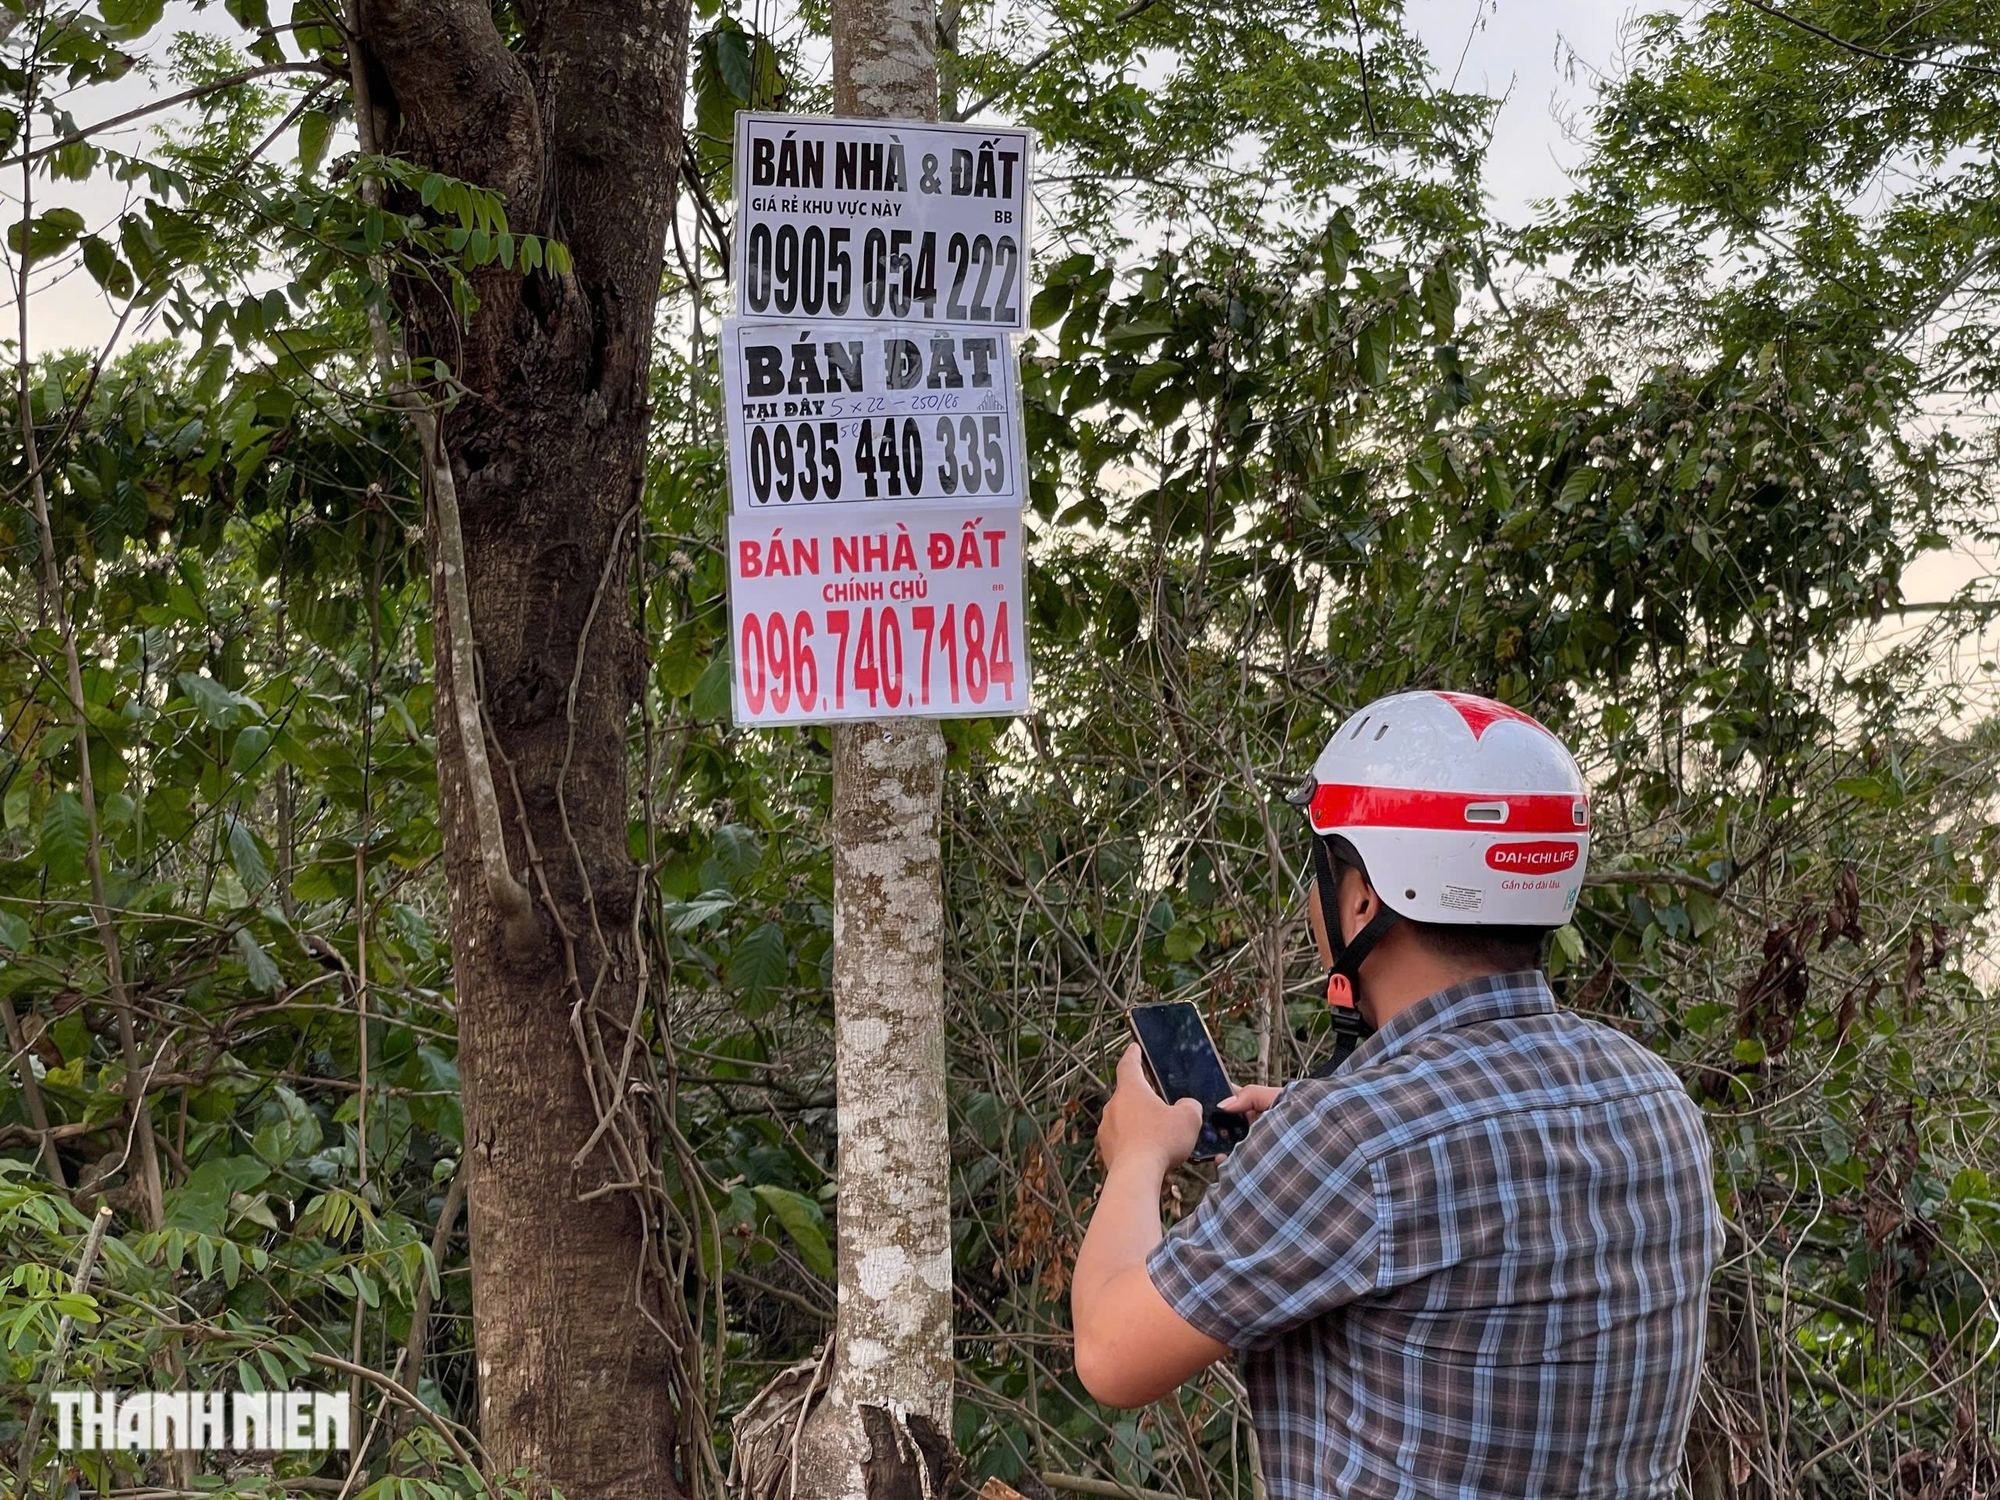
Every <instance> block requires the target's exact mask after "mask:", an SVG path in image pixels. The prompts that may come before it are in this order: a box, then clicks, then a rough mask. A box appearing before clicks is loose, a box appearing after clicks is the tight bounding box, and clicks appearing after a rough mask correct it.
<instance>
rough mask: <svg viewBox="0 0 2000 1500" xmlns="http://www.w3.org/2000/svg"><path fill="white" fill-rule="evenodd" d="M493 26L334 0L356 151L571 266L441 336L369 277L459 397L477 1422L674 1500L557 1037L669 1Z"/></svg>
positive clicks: (590, 765) (638, 1308) (580, 1087)
mask: <svg viewBox="0 0 2000 1500" xmlns="http://www.w3.org/2000/svg"><path fill="white" fill-rule="evenodd" d="M519 12H520V14H521V15H522V16H523V17H524V18H525V20H526V36H525V37H524V38H523V39H521V41H520V42H519V44H518V45H517V46H516V47H514V48H511V49H510V47H509V46H508V44H507V43H506V42H505V41H504V40H503V39H502V37H501V36H500V34H499V32H498V31H497V30H496V29H495V27H494V23H493V19H492V13H491V10H490V8H489V7H488V6H487V5H486V4H485V3H484V0H361V3H360V7H359V14H360V29H361V37H360V41H361V45H362V48H363V53H364V63H365V65H366V68H367V79H368V83H369V86H370V92H371V94H372V95H373V105H374V109H375V118H374V121H373V123H374V125H375V134H376V138H377V139H379V140H380V141H381V142H382V143H383V145H384V148H385V149H386V150H388V151H391V152H393V153H395V154H397V155H399V156H402V157H405V158H407V159H409V160H411V161H413V162H416V163H418V164H420V165H422V166H425V167H429V168H432V169H434V170H436V171H440V172H444V173H447V174H449V175H452V176H455V177H459V178H462V179H464V180H465V181H468V182H471V183H474V184H476V185H478V186H481V187H485V188H490V189H493V190H496V191H498V192H500V193H502V194H503V195H504V197H505V203H506V211H507V218H508V225H509V227H510V229H512V230H513V231H514V232H515V233H517V234H519V233H523V232H528V233H535V234H541V235H547V236H550V237H553V238H556V239H559V240H561V241H562V242H563V243H564V244H565V245H566V246H567V247H568V248H569V251H570V254H571V257H572V260H573V270H572V272H571V273H570V274H567V275H564V276H561V277H552V276H549V275H547V274H545V273H535V274H531V275H526V276H523V275H520V274H517V273H515V272H512V271H505V270H499V269H493V270H489V271H484V272H481V273H479V274H478V276H477V277H476V279H475V289H476V291H477V293H478V296H479V306H478V309H477V311H476V312H475V313H474V314H473V316H472V317H471V319H470V320H469V322H462V321H461V320H459V319H458V318H457V317H456V316H455V315H454V314H453V312H452V310H451V307H450V305H449V303H448V301H447V300H446V298H445V297H444V295H443V294H442V293H441V292H440V291H439V290H438V289H437V288H435V287H432V286H429V285H425V284H421V283H418V282H414V281H404V282H400V283H398V285H397V286H396V287H395V288H394V292H395V299H396V302H397V304H398V308H399V311H400V312H401V315H402V321H403V326H404V332H405V337H406V339H407V342H408V344H409V347H410V351H411V353H412V355H413V356H414V357H417V358H430V359H437V360H440V361H442V362H443V363H444V364H445V365H446V366H448V367H449V369H450V371H451V374H452V377H453V379H454V381H455V382H456V383H457V384H458V385H459V386H460V387H462V389H461V390H460V391H459V393H458V395H457V400H456V403H455V404H454V405H452V406H451V407H450V409H449V410H448V411H446V412H445V414H444V415H443V417H442V420H441V424H440V425H441V430H442V440H443V445H444V454H445V457H446V459H447V460H448V462H449V464H450V468H451V475H452V478H453V479H454V480H455V487H456V490H457V495H458V506H459V513H460V517H461V523H462V530H463V536H462V539H463V546H464V559H465V583H466V586H467V591H468V595H469V602H470V615H471V624H472V633H473V635H474V637H475V644H476V648H477V659H478V663H479V669H480V676H481V679H482V680H481V681H480V682H467V681H463V680H460V678H461V676H462V674H461V673H460V672H455V671H454V670H453V660H454V654H455V653H454V651H453V650H452V644H453V643H452V641H451V636H450V621H449V619H448V616H447V613H446V611H444V610H443V609H442V608H440V609H439V610H438V611H437V612H436V618H435V620H434V631H435V634H436V646H435V650H434V656H435V660H436V671H437V679H438V694H439V703H438V707H437V712H436V722H437V737H438V782H439V800H440V806H441V810H442V816H443V825H444V847H445V856H446V869H447V875H448V883H449V888H450V899H451V917H452V949H453V959H454V967H455V978H456V987H457V1009H458V1023H459V1067H460V1073H461V1077H462V1082H463V1089H464V1111H465V1135H466V1142H465V1144H466V1152H465V1160H464V1166H463V1171H464V1174H465V1182H466V1193H467V1208H468V1214H469V1218H470V1235H471V1242H472V1267H473V1278H472V1295H473V1324H474V1336H475V1341H476V1344H477V1354H478V1370H479V1414H480V1428H481V1434H482V1440H483V1441H484V1443H485V1446H486V1449H487V1451H488V1453H489V1454H490V1455H491V1456H492V1457H493V1458H494V1460H495V1461H496V1462H497V1463H498V1464H499V1465H500V1466H501V1467H502V1468H513V1467H516V1466H526V1467H527V1468H529V1469H531V1470H532V1471H534V1473H535V1474H536V1476H537V1477H538V1479H539V1480H540V1481H542V1482H543V1483H553V1484H554V1485H556V1486H558V1487H559V1488H560V1489H561V1490H562V1491H563V1493H564V1494H566V1495H568V1496H570V1497H571V1500H587V1497H588V1500H595V1497H617V1496H626V1495H631V1496H635V1497H636V1496H642V1495H643V1496H648V1497H657V1496H673V1495H679V1494H682V1493H684V1491H685V1489H686V1485H687V1480H688V1475H689V1472H690V1470H689V1467H688V1465H690V1464H691V1463H692V1462H693V1461H694V1460H693V1458H692V1456H691V1455H690V1454H688V1453H686V1452H685V1451H683V1446H684V1445H683V1441H682V1437H681V1436H680V1434H681V1433H682V1427H683V1424H682V1423H681V1422H680V1421H679V1420H678V1413H677V1410H676V1406H675V1400H674V1392H675V1390H676V1389H677V1388H679V1386H680V1379H679V1377H681V1376H683V1375H684V1374H685V1373H686V1372H684V1371H682V1370H681V1368H680V1366H679V1365H678V1364H677V1359H678V1356H677V1355H676V1353H675V1351H674V1350H673V1348H672V1347H671V1346H670V1344H669V1343H668V1341H667V1339H666V1337H665V1334H664V1329H665V1328H666V1327H668V1326H672V1325H674V1324H677V1323H678V1322H679V1321H680V1320H679V1318H678V1317H677V1316H670V1309H669V1307H668V1306H667V1303H668V1300H669V1299H671V1298H674V1297H677V1296H678V1288H674V1287H668V1286H666V1285H665V1284H664V1283H663V1280H662V1278H661V1277H660V1276H659V1275H658V1274H656V1273H657V1269H658V1266H659V1256H658V1246H657V1243H656V1241H654V1240H653V1239H652V1234H653V1231H654V1228H655V1227H656V1226H655V1225H654V1224H653V1223H652V1221H651V1219H650V1218H649V1214H648V1211H647V1208H646V1205H645V1200H644V1197H643V1195H642V1194H636V1195H635V1194H634V1193H631V1192H626V1191H608V1192H604V1193H601V1194H598V1195H594V1196H586V1195H587V1194H589V1193H590V1190H591V1189H593V1188H597V1187H600V1186H603V1185H605V1184H608V1183H611V1182H615V1181H623V1180H627V1179H628V1178H630V1177H632V1176H633V1175H635V1173H636V1174H637V1175H640V1176H643V1175H644V1174H645V1172H646V1171H648V1170H650V1168H651V1165H652V1163H653V1162H655V1161H656V1160H657V1154H656V1153H655V1152H653V1151H652V1150H651V1143H650V1142H645V1141H641V1142H639V1143H638V1149H636V1150H635V1149H633V1148H632V1143H631V1142H630V1141H629V1140H627V1141H626V1142H625V1144H624V1146H623V1148H621V1144H620V1139H621V1137H620V1132H617V1131H612V1132H604V1133H597V1126H598V1122H599V1109H600V1106H601V1101H602V1094H601V1093H594V1092H593V1082H596V1083H597V1084H598V1086H599V1088H600V1089H601V1088H602V1085H603V1079H602V1078H601V1077H599V1078H597V1079H595V1080H594V1079H593V1076H592V1070H591V1067H590V1064H589V1060H588V1055H587V1054H589V1053H590V1052H592V1051H595V1052H596V1053H597V1054H598V1056H599V1065H600V1069H602V1067H603V1063H602V1053H603V1051H604V1050H605V1049H604V1048H603V1047H601V1046H597V1045H595V1044H596V1042H597V1041H598V1039H599V1038H608V1039H609V1041H610V1043H611V1045H610V1048H609V1051H610V1053H611V1055H613V1056H616V1055H617V1053H618V1048H619V1046H620V1045H621V1044H622V1041H623V1028H624V1027H625V1025H626V1024H627V1022H628V1020H629V1018H630V1017H631V1016H632V1015H633V1011H634V1005H635V1002H636V1001H637V1000H638V998H639V997H638V994H637V986H638V984H639V982H640V971H639V966H638V963H637V956H636V954H635V953H634V951H633V946H632V933H633V930H634V910H635V906H636V903H637V900H638V875H637V870H636V867H635V866H634V863H633V861H632V860H631V858H630V856H629V855H628V853H627V847H626V825H627V798H626V792H627V788H626V763H627V762H626V730H627V721H628V716H629V713H630V710H631V708H632V705H633V704H634V703H635V702H636V701H637V697H638V694H639V692H640V691H641V690H642V688H643V686H644V681H645V667H646V664H645V658H644V652H643V649H642V647H641V644H640V640H639V636H638V633H637V631H636V629H635V625H634V621H633V619H632V611H631V603H630V578H631V567H632V563H633V557H634V547H635V542H636V538H637V535H638V517H637V508H638V505H639V500H640V491H641V486H642V483H643V476H644V455H645V444H646V437H647V426H648V407H647V375H648V370H649V368H650V364H651V355H652V333H653V316H654V309H655V305H656V302H657V298H658V292H659V285H660V273H661V261H662V253H663V248H664V244H665V236H666V231H667V226H668V220H669V215H670V214H671V212H672V209H673V201H674V197H673V195H674V181H675V176H676V174H677V172H678V170H679V162H680V149H681V140H680V131H679V121H680V115H681V104H682V88H683V83H684V73H685V60H686V52H687V23H688V12H687V6H686V3H685V0H544V3H541V4H537V5H534V6H525V5H524V6H521V7H519ZM392 206H399V205H395V204H393V203H392ZM432 531H433V538H432V549H431V551H432V580H433V592H434V597H436V598H437V599H439V600H443V599H444V598H445V596H446V582H447V580H446V579H445V578H444V576H443V573H442V561H441V557H440V549H439V546H438V541H437V537H436V535H435V533H436V531H437V528H436V527H433V528H432ZM458 659H459V660H461V661H463V660H465V659H467V657H466V656H465V655H463V654H461V655H459V657H458ZM482 686H483V693H482V691H481V688H482ZM461 694H471V695H473V696H474V698H475V700H476V701H477V704H478V707H479V708H480V710H481V713H480V714H478V715H468V716H466V719H467V722H468V723H477V722H480V720H481V718H483V719H484V721H485V723H486V726H487V729H486V733H487V735H488V736H489V746H490V754H491V760H492V763H493V768H494V770H493V774H494V778H495V780H496V781H497V783H498V786H497V791H498V797H499V803H500V806H501V808H502V809H503V811H504V812H505V814H506V821H507V828H506V840H507V847H506V857H507V863H508V864H509V866H510V867H511V870H512V871H513V872H515V873H516V874H517V876H518V877H519V878H520V879H521V882H522V884H524V885H525V886H526V887H527V888H528V889H529V890H530V891H532V892H534V893H535V895H536V898H537V919H538V923H539V929H540V930H539V933H538V934H531V935H530V937H529V940H528V941H525V942H524V941H521V940H520V939H521V932H520V925H519V924H518V923H517V924H516V926H515V931H514V937H515V940H514V941H512V942H509V941H508V940H507V932H506V923H505V920H504V917H505V914H504V913H502V912H499V911H497V910H496V909H495V906H494V903H493V901H492V899H491V897H490V895H489V889H490V887H489V883H488V882H487V881H485V880H483V879H482V868H481V852H482V851H481V845H480V838H479V829H478V822H477V816H476V805H475V797H474V791H475V788H474V787H473V785H472V784H471V782H470V781H469V779H468V772H467V762H466V743H465V740H464V738H463V737H462V736H461V733H460V730H459V723H460V720H459V717H458V716H457V714H456V713H455V712H454V709H455V705H456V703H457V701H458V695H461ZM594 1133H596V1141H597V1144H596V1145H594V1146H593V1147H592V1149H591V1151H590V1153H589V1154H586V1155H584V1156H583V1158H582V1161H581V1164H580V1165H579V1164H577V1162H576V1160H575V1158H576V1157H577V1156H578V1154H579V1152H581V1151H582V1150H583V1148H584V1147H585V1145H586V1143H589V1142H591V1141H592V1140H593V1135H594ZM621 1149H622V1156H621Z"/></svg>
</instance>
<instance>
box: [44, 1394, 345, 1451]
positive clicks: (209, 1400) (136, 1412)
mask: <svg viewBox="0 0 2000 1500" xmlns="http://www.w3.org/2000/svg"><path fill="white" fill-rule="evenodd" d="M49 1405H50V1406H51V1407H52V1408H53V1409H54V1413H55V1419H56V1446H57V1447H58V1448H61V1449H64V1450H70V1449H83V1450H86V1451H88V1450H91V1449H98V1450H102V1449H117V1448H124V1449H129V1450H132V1451H135V1452H141V1453H161V1452H167V1453H171V1452H199V1451H201V1450H203V1449H207V1450H209V1451H210V1452H216V1453H220V1452H223V1451H225V1450H230V1449H233V1450H235V1451H236V1452H239V1453H244V1452H315V1451H325V1450H329V1449H331V1450H334V1451H336V1452H337V1451H341V1450H344V1449H345V1448H346V1447H347V1446H348V1426H349V1419H350V1416H351V1413H350V1411H349V1402H348V1393H347V1392H346V1391H341V1392H339V1393H338V1394H328V1393H327V1392H324V1391H271V1392H268V1393H266V1392H261V1391H132V1392H129V1393H121V1392H117V1391H51V1392H50V1393H49Z"/></svg>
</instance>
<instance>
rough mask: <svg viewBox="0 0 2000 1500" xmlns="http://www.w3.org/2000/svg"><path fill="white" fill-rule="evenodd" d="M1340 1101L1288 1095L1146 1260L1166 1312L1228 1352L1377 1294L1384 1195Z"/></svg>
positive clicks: (1309, 1089) (1297, 1090) (1317, 1091)
mask: <svg viewBox="0 0 2000 1500" xmlns="http://www.w3.org/2000/svg"><path fill="white" fill-rule="evenodd" d="M1337 1093H1338V1091H1337V1089H1336V1088H1335V1087H1333V1086H1331V1085H1320V1084H1313V1083H1302V1084H1294V1085H1293V1086H1292V1087H1291V1088H1288V1089H1286V1090H1285V1092H1284V1093H1283V1094H1282V1095H1281V1096H1280V1097H1279V1100H1278V1102H1277V1104H1276V1105H1274V1106H1273V1107H1272V1109H1271V1110H1270V1111H1269V1113H1267V1114H1265V1115H1264V1116H1263V1118H1261V1119H1260V1120H1258V1122H1257V1123H1256V1124H1255V1125H1254V1126H1252V1127H1251V1130H1250V1134H1249V1136H1248V1138H1247V1139H1245V1140H1244V1142H1243V1144H1242V1145H1240V1146H1238V1147H1237V1148H1236V1150H1235V1151H1233V1152H1231V1153H1230V1154H1229V1155H1228V1156H1227V1157H1225V1158H1224V1159H1223V1163H1222V1168H1221V1173H1220V1175H1219V1176H1218V1177H1217V1179H1216V1182H1215V1185H1214V1186H1213V1187H1211V1188H1210V1189H1209V1190H1208V1192H1207V1194H1206V1195H1205V1196H1204V1197H1203V1198H1202V1200H1201V1206H1200V1207H1199V1208H1197V1209H1196V1210H1195V1211H1194V1212H1193V1213H1192V1214H1190V1215H1189V1216H1188V1217H1187V1218H1185V1219H1183V1220H1182V1221H1181V1222H1180V1223H1178V1224H1176V1225H1175V1226H1174V1227H1173V1228H1172V1229H1171V1230H1169V1231H1168V1233H1167V1237H1166V1238H1165V1239H1164V1240H1162V1241H1161V1242H1160V1244H1159V1245H1158V1246H1156V1247H1155V1248H1154V1250H1153V1253H1152V1254H1151V1255H1150V1256H1149V1257H1148V1258H1147V1261H1146V1270H1147V1274H1148V1275H1149V1276H1150V1277H1151V1278H1152V1282H1153V1286H1154V1288H1155V1289H1156V1290H1157V1291H1158V1292H1159V1294H1160V1295H1161V1297H1163V1298H1164V1299H1165V1300H1166V1302H1167V1305H1168V1306H1170V1307H1172V1308H1173V1310H1174V1311H1175V1312H1177V1313H1179V1314H1180V1315H1181V1316H1182V1317H1183V1318H1185V1319H1186V1320H1187V1321H1188V1323H1189V1324H1191V1325H1192V1326H1193V1327H1194V1328H1196V1329H1198V1330H1199V1331H1200V1332H1202V1333H1205V1334H1207V1335H1208V1336H1209V1337H1210V1338H1212V1339H1218V1340H1220V1341H1221V1342H1223V1343H1225V1344H1228V1345H1229V1346H1230V1347H1231V1348H1232V1349H1237V1350H1245V1349H1258V1348H1262V1347H1263V1346H1265V1345H1267V1344H1269V1343H1270V1342H1271V1341H1272V1340H1274V1339H1276V1338H1277V1337H1278V1336H1279V1335H1280V1334H1282V1333H1284V1332H1286V1331H1287V1330H1288V1329H1291V1328H1296V1327H1297V1326H1298V1325H1299V1324H1301V1323H1307V1322H1310V1321H1312V1320H1313V1319H1314V1318H1317V1317H1319V1316H1321V1315H1322V1314H1324V1313H1327V1312H1330V1311H1332V1310H1333V1309H1335V1308H1337V1307H1343V1306H1345V1305H1346V1304H1348V1303H1350V1302H1353V1301H1355V1300H1356V1299H1357V1298H1359V1297H1363V1296H1365V1295H1367V1294H1368V1293H1369V1292H1371V1291H1373V1290H1375V1282H1376V1275H1377V1272H1378V1270H1379V1267H1380V1265H1381V1254H1380V1243H1381V1236H1382V1234H1383V1232H1384V1228H1385V1226H1384V1225H1383V1224H1382V1222H1381V1218H1382V1208H1381V1201H1382V1200H1381V1194H1380V1193H1379V1192H1378V1191H1377V1188H1378V1184H1377V1183H1376V1181H1375V1171H1374V1168H1373V1166H1372V1165H1371V1163H1370V1162H1369V1160H1368V1158H1367V1156H1366V1154H1365V1153H1364V1152H1363V1151H1362V1150H1361V1149H1360V1143H1359V1142H1358V1141H1357V1140H1356V1139H1355V1138H1354V1135H1353V1133H1352V1131H1351V1130H1348V1129H1345V1128H1343V1127H1342V1126H1341V1124H1340V1123H1339V1117H1340V1114H1341V1111H1340V1109H1339V1106H1338V1104H1337V1102H1336V1099H1337Z"/></svg>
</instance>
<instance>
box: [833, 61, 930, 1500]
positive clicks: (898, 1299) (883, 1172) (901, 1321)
mask: <svg viewBox="0 0 2000 1500" xmlns="http://www.w3.org/2000/svg"><path fill="white" fill-rule="evenodd" d="M835 34H836V36H837V35H838V34H839V33H838V31H837V30H836V33H835ZM833 755H834V760H833V1004H834V1018H833V1027H834V1034H833V1039H834V1055H835V1065H836V1070H837V1075H838V1084H839V1106H838V1110H837V1114H838V1120H839V1127H840V1143H839V1174H840V1179H839V1180H840V1238H839V1252H840V1264H839V1274H840V1310H839V1314H838V1319H837V1322H836V1324H835V1328H834V1342H835V1358H834V1369H833V1377H832V1380H831V1383H830V1386H829V1389H828V1393H827V1397H826V1400H825V1401H824V1402H823V1403H821V1405H820V1406H819V1407H818V1409H817V1410H816V1411H815V1412H814V1413H813V1415H812V1417H811V1418H810V1420H809V1421H808V1424H807V1426H806V1429H805V1432H804V1437H803V1441H802V1442H801V1443H800V1446H799V1473H798V1480H799V1487H798V1493H800V1494H801V1495H812V1496H815V1497H826V1500H864V1497H865V1500H930V1497H931V1496H942V1495H943V1494H944V1477H945V1472H946V1470H947V1468H948V1466H949V1461H950V1451H951V1448H950V1433H951V1382H952V1343H951V1284H952V1283H951V1160H950V1150H949V1148H950V1130H949V1127H948V1124H947V1121H946V1117H945V1057H944V1005H943V996H944V988H943V984H944V981H943V968H942V964H943V927H944V898H943V891H942V883H941V879H940V875H941V871H940V866H939V858H938V805H939V793H940V789H941V782H942V780H943V773H944V736H943V735H942V734H940V733H939V731H938V728H937V725H936V724H934V723H932V722H931V721H929V720H926V719H902V720H888V721H884V722H880V723H862V724H853V725H843V726H841V727H840V728H839V729H838V730H836V732H835V735H834V747H833Z"/></svg>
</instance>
